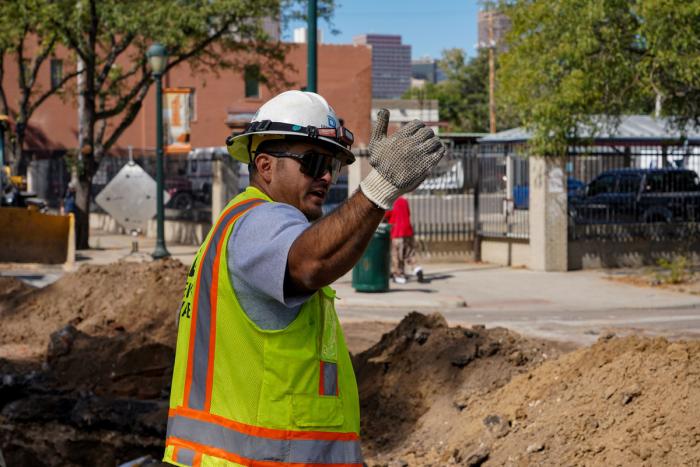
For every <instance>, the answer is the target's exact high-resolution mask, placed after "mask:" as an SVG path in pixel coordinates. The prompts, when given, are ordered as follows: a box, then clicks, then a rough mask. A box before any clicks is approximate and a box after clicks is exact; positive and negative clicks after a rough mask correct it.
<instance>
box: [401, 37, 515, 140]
mask: <svg viewBox="0 0 700 467" xmlns="http://www.w3.org/2000/svg"><path fill="white" fill-rule="evenodd" d="M439 66H440V68H441V69H442V71H443V72H444V73H445V78H446V79H445V80H444V81H441V82H440V83H438V84H432V83H427V84H426V85H425V86H424V87H422V88H411V89H409V90H408V91H407V92H406V93H405V95H404V96H403V97H404V98H405V99H419V100H420V99H437V100H438V102H439V105H440V119H442V120H446V121H447V122H448V125H449V126H448V131H473V132H488V131H489V64H488V51H487V50H484V49H482V50H480V51H479V53H478V55H477V56H476V57H473V58H471V59H469V58H468V57H467V56H466V54H465V52H464V50H462V49H449V50H445V51H443V53H442V59H441V60H440V62H439ZM496 76H498V73H497V74H496ZM496 86H497V87H496V89H497V90H498V83H497V85H496ZM497 96H498V93H497ZM497 102H498V101H497ZM496 116H497V123H498V126H499V128H502V129H506V128H511V127H512V126H516V125H517V120H516V119H515V118H514V115H513V113H512V112H509V110H508V108H507V107H505V106H503V105H500V103H499V104H498V105H497V112H496Z"/></svg>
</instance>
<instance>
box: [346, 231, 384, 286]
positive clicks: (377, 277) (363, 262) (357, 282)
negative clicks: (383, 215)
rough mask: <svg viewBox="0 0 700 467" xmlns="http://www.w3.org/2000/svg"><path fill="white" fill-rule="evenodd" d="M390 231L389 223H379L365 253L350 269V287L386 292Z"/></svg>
mask: <svg viewBox="0 0 700 467" xmlns="http://www.w3.org/2000/svg"><path fill="white" fill-rule="evenodd" d="M390 232H391V225H390V224H386V223H381V224H379V226H378V227H377V230H375V232H374V235H372V240H370V241H369V245H367V249H366V250H365V253H364V254H363V255H362V258H360V261H358V262H357V264H356V265H355V267H354V268H353V269H352V288H353V289H355V290H357V291H358V292H386V291H387V290H389V272H390V270H391V237H390V235H389V234H390Z"/></svg>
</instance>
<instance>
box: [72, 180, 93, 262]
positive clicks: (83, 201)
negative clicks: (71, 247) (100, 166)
mask: <svg viewBox="0 0 700 467" xmlns="http://www.w3.org/2000/svg"><path fill="white" fill-rule="evenodd" d="M74 170H75V169H74ZM76 175H78V174H77V173H74V174H73V180H77V183H76V187H75V247H76V249H78V250H87V249H88V248H90V190H91V188H92V177H89V178H88V177H85V176H77V177H76Z"/></svg>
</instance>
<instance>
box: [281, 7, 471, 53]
mask: <svg viewBox="0 0 700 467" xmlns="http://www.w3.org/2000/svg"><path fill="white" fill-rule="evenodd" d="M339 3H340V6H339V7H338V8H337V9H336V11H335V15H334V18H333V26H334V27H335V29H338V30H339V31H340V34H338V35H331V34H330V33H329V32H328V31H329V28H328V25H327V24H326V22H325V21H319V26H320V28H321V29H322V30H323V41H324V42H325V43H329V44H350V43H352V38H353V36H356V35H359V34H365V33H378V34H400V35H401V36H402V40H403V43H404V44H408V45H410V46H411V47H412V48H411V53H412V56H413V58H414V59H416V58H419V57H422V56H426V55H427V56H430V57H433V58H440V56H441V55H442V53H441V52H442V50H443V49H449V48H453V47H459V48H462V49H464V50H465V51H466V53H467V55H469V56H474V55H475V53H476V49H475V47H474V45H475V44H476V42H477V12H478V11H479V3H478V1H477V0H401V1H399V0H339ZM299 26H305V24H302V23H295V24H290V26H289V28H288V30H287V31H285V32H284V34H283V37H284V39H286V40H291V37H292V29H293V28H295V27H299Z"/></svg>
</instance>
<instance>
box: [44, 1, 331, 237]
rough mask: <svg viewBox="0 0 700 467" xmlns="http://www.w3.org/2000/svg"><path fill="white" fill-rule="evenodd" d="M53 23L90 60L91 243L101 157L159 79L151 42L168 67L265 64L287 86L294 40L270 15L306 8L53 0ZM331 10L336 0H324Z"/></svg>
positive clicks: (82, 231)
mask: <svg viewBox="0 0 700 467" xmlns="http://www.w3.org/2000/svg"><path fill="white" fill-rule="evenodd" d="M45 3H47V4H48V5H50V8H51V9H52V11H51V14H50V16H49V18H50V19H49V25H50V28H51V30H52V31H55V32H57V33H58V34H59V37H60V41H61V42H62V44H63V45H64V46H66V47H67V48H68V49H70V50H71V51H72V52H73V53H74V54H75V56H76V57H77V58H78V59H79V60H80V61H81V62H82V64H83V67H84V71H83V72H82V76H81V80H82V83H83V84H82V88H81V91H80V94H81V97H82V99H81V108H82V116H83V119H82V123H81V125H80V140H81V141H82V143H81V145H82V147H81V148H80V151H78V156H77V159H78V160H77V161H76V164H75V165H74V166H75V167H76V168H77V173H76V174H75V176H77V178H78V189H77V193H76V206H77V216H76V219H77V223H76V226H77V229H76V230H77V234H78V235H77V236H78V247H79V248H87V246H88V243H87V242H88V232H89V230H88V214H89V206H90V203H89V194H90V186H91V182H92V177H93V175H94V174H95V172H96V170H97V167H98V165H99V162H100V159H101V157H103V155H104V154H105V153H106V151H108V150H109V149H110V148H111V147H113V146H114V144H115V143H116V142H117V141H118V140H119V138H120V136H121V135H122V134H123V133H124V131H125V130H126V129H127V128H128V127H129V125H131V124H132V123H133V121H134V120H135V118H136V116H137V115H138V113H139V111H140V109H141V106H142V103H143V99H144V98H145V97H146V95H147V93H148V90H149V88H150V86H151V84H152V82H153V79H152V75H151V70H150V69H149V67H148V63H147V58H146V50H147V49H148V47H149V46H150V45H151V44H153V43H155V42H159V43H161V44H163V45H164V46H165V47H166V49H167V50H168V52H169V56H170V60H169V62H168V66H167V68H166V72H167V70H170V69H172V68H173V67H175V66H178V65H181V64H183V63H187V64H188V65H189V66H190V67H191V69H192V70H193V71H194V72H195V73H196V72H199V71H202V72H203V71H207V72H213V73H216V72H217V71H220V70H224V69H238V70H240V69H242V68H243V67H244V66H246V65H248V64H256V65H258V68H259V70H260V71H261V78H263V81H265V78H266V77H271V78H272V79H269V80H267V81H266V82H267V84H268V86H270V87H273V88H274V87H275V85H277V86H283V85H285V84H288V83H285V82H284V81H283V78H282V77H283V76H284V75H283V71H284V70H285V69H286V68H289V67H290V64H288V63H286V62H285V52H286V50H287V46H286V45H285V44H283V43H281V42H279V41H277V40H273V39H272V38H271V37H269V36H268V34H267V33H266V32H265V29H264V21H265V20H266V19H279V20H281V21H282V22H284V21H285V20H287V19H290V18H298V17H301V16H303V14H304V9H303V8H302V6H305V5H306V2H302V1H300V0H299V1H294V0H159V1H158V2H152V1H145V0H77V1H76V0H53V1H51V2H45ZM319 4H320V5H319V16H320V17H321V18H324V17H326V18H327V17H329V16H330V14H331V13H332V8H333V6H334V2H333V1H332V0H325V1H320V2H319Z"/></svg>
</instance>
